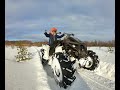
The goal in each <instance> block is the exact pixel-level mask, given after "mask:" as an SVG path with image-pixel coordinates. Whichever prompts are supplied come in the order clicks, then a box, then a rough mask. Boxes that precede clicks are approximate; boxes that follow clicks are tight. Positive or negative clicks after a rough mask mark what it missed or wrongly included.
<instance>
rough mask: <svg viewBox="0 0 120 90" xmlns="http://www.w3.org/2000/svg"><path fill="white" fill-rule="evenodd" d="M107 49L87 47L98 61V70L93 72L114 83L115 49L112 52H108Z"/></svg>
mask: <svg viewBox="0 0 120 90" xmlns="http://www.w3.org/2000/svg"><path fill="white" fill-rule="evenodd" d="M108 48H109V47H88V49H89V50H93V51H94V52H95V53H96V55H98V58H99V60H100V63H99V66H98V68H97V69H96V70H95V73H96V74H97V75H100V76H102V77H104V78H107V79H109V80H112V81H115V48H114V47H112V50H113V52H109V51H108Z"/></svg>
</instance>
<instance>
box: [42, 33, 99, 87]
mask: <svg viewBox="0 0 120 90" xmlns="http://www.w3.org/2000/svg"><path fill="white" fill-rule="evenodd" d="M52 46H53V47H50V46H49V45H42V48H41V50H40V52H41V57H42V58H41V61H42V65H43V66H45V65H46V64H49V65H50V66H51V68H52V72H53V74H54V79H55V81H56V83H57V84H58V85H59V86H60V87H63V88H65V89H66V88H67V87H68V86H71V84H72V83H73V82H74V80H75V79H76V77H75V72H76V71H77V69H78V67H80V68H84V69H87V70H95V69H96V68H97V67H98V65H99V59H98V56H97V55H96V53H95V52H93V51H92V50H87V46H86V44H85V43H83V42H82V41H81V40H79V39H77V38H75V37H74V34H69V33H65V36H64V38H63V39H61V40H57V41H55V42H54V43H53V45H52Z"/></svg>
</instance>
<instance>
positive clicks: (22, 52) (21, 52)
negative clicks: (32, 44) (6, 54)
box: [15, 46, 32, 62]
mask: <svg viewBox="0 0 120 90" xmlns="http://www.w3.org/2000/svg"><path fill="white" fill-rule="evenodd" d="M17 50H18V55H16V56H15V57H16V61H17V62H20V61H25V60H30V59H31V58H32V53H30V52H28V50H27V48H26V47H24V46H18V47H17Z"/></svg>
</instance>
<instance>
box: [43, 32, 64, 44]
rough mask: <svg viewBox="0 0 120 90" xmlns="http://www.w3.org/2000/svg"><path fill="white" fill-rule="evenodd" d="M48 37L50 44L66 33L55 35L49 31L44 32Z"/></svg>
mask: <svg viewBox="0 0 120 90" xmlns="http://www.w3.org/2000/svg"><path fill="white" fill-rule="evenodd" d="M44 34H45V36H46V37H49V45H51V44H53V42H54V41H56V40H57V38H62V37H63V36H64V34H62V35H57V34H56V35H55V36H53V35H52V34H48V33H47V32H45V33H44Z"/></svg>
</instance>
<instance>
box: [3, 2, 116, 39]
mask: <svg viewBox="0 0 120 90" xmlns="http://www.w3.org/2000/svg"><path fill="white" fill-rule="evenodd" d="M52 27H56V28H57V29H58V31H59V32H62V33H73V34H75V37H76V38H79V39H80V40H82V41H93V40H101V41H109V40H114V38H115V0H5V40H30V41H44V40H48V38H47V37H45V35H44V32H45V30H47V31H48V32H49V30H50V28H52Z"/></svg>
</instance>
